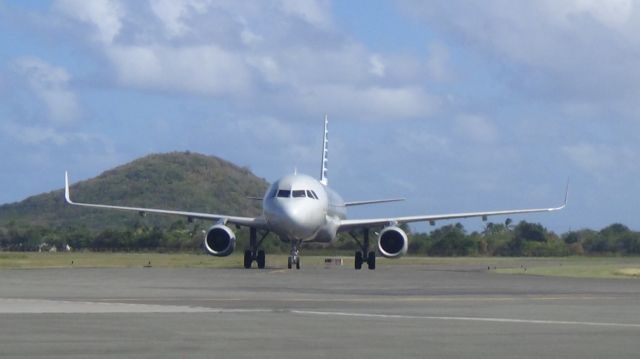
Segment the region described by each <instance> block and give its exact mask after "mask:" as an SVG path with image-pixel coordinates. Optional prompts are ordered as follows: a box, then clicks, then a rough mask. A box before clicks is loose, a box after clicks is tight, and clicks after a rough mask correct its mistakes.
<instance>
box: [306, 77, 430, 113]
mask: <svg viewBox="0 0 640 359" xmlns="http://www.w3.org/2000/svg"><path fill="white" fill-rule="evenodd" d="M300 95H301V97H300V98H299V99H298V103H299V104H302V105H303V106H305V109H306V110H307V111H309V112H311V113H314V112H315V113H318V112H319V111H320V112H326V111H330V112H331V113H340V114H341V117H348V118H354V117H355V118H354V119H359V120H374V121H375V120H378V121H379V120H387V121H388V120H395V119H415V118H425V117H429V116H431V115H433V114H434V113H435V112H436V111H437V110H438V108H439V107H440V101H439V99H438V98H437V97H434V96H432V95H430V94H428V93H427V92H426V91H424V89H422V88H421V87H411V86H407V87H380V86H371V87H364V88H359V87H354V86H350V85H324V86H315V87H310V88H308V89H307V90H306V91H300Z"/></svg>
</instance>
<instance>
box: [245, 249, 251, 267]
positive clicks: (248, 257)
mask: <svg viewBox="0 0 640 359" xmlns="http://www.w3.org/2000/svg"><path fill="white" fill-rule="evenodd" d="M251 263H253V256H252V255H251V251H250V250H248V249H247V250H246V251H244V267H245V268H246V269H249V268H251Z"/></svg>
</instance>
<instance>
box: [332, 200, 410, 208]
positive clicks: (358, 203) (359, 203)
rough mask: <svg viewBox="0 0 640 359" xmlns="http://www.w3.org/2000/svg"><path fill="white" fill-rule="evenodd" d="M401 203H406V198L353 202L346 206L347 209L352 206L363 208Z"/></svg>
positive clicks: (347, 203) (346, 203)
mask: <svg viewBox="0 0 640 359" xmlns="http://www.w3.org/2000/svg"><path fill="white" fill-rule="evenodd" d="M400 201H404V198H388V199H372V200H368V201H353V202H345V203H344V205H345V206H347V207H351V206H361V205H364V204H375V203H388V202H400Z"/></svg>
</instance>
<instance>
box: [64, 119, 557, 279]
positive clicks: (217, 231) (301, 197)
mask: <svg viewBox="0 0 640 359" xmlns="http://www.w3.org/2000/svg"><path fill="white" fill-rule="evenodd" d="M328 123H329V121H328V118H327V116H326V115H325V118H324V134H323V140H322V162H321V169H320V176H319V177H320V178H319V179H316V178H314V177H311V176H308V175H304V174H298V173H297V171H296V172H295V173H293V174H289V175H286V176H284V177H282V178H280V179H278V180H277V181H275V182H274V183H273V184H271V186H270V187H269V188H268V189H267V191H266V192H265V194H264V196H263V197H262V215H261V216H258V217H241V216H231V215H225V214H211V213H198V212H185V211H175V210H166V209H153V208H138V207H123V206H113V205H106V204H92V203H77V202H74V201H72V200H71V195H70V191H69V175H68V172H65V200H66V202H67V203H68V204H70V205H74V206H82V207H92V208H104V209H114V210H123V211H133V212H138V213H139V214H140V215H145V214H146V213H157V214H166V215H177V216H183V217H187V219H188V220H189V221H192V220H194V219H202V220H212V221H215V224H213V225H212V226H211V227H210V228H209V229H208V230H207V231H206V232H205V235H204V240H203V244H204V245H203V247H204V250H205V251H206V252H207V253H208V254H210V255H212V256H219V257H224V256H228V255H230V254H231V253H232V252H233V251H234V250H235V247H236V235H235V233H234V231H233V230H232V229H231V228H230V227H229V225H234V226H236V227H237V228H240V227H241V226H244V227H248V228H249V233H250V236H249V248H247V249H246V250H245V252H244V267H245V268H251V266H252V264H253V262H254V261H255V262H256V263H257V267H258V268H260V269H262V268H265V251H264V250H263V249H261V244H262V241H263V240H264V239H265V238H266V236H267V235H268V234H269V233H274V234H276V235H277V236H278V237H279V238H280V240H282V241H284V242H289V243H290V244H291V250H290V254H289V257H288V260H287V267H288V268H289V269H291V268H292V267H293V266H295V267H296V268H297V269H300V253H299V248H300V246H301V245H302V243H306V242H319V243H331V242H334V241H335V240H336V238H337V237H338V234H339V233H344V232H346V233H349V234H350V235H351V237H352V238H353V239H354V240H355V241H356V243H357V244H358V246H359V247H360V250H358V251H356V253H355V269H362V265H363V264H364V263H366V264H367V267H368V268H369V269H370V270H373V269H375V268H376V252H375V251H374V250H370V247H371V245H370V232H371V231H372V230H378V232H376V235H377V243H378V244H377V247H378V248H377V249H378V252H379V253H380V254H381V255H382V256H383V257H386V258H399V257H401V256H403V255H404V254H406V253H407V248H408V244H409V239H408V236H407V233H406V232H405V231H404V230H403V229H402V228H400V226H401V225H403V224H406V223H414V222H427V223H430V224H431V225H434V224H435V222H436V221H441V220H450V219H458V218H471V217H482V220H484V221H486V220H487V217H489V216H499V215H508V214H524V213H535V212H554V211H558V210H561V209H563V208H565V206H566V205H567V198H568V194H569V185H568V183H567V188H566V192H565V197H564V202H563V203H562V205H560V206H558V207H551V208H531V209H513V210H502V211H483V212H467V213H450V214H435V215H433V214H432V215H417V216H404V217H381V218H371V219H347V208H348V207H351V206H361V205H369V204H377V203H386V202H395V201H402V200H404V199H403V198H390V199H375V200H367V201H354V202H345V201H344V200H343V199H342V197H340V195H338V193H336V192H335V191H333V190H332V189H331V188H329V180H328V176H327V174H328V152H329V150H328V143H329V138H328V134H329V131H328ZM257 199H260V198H257ZM258 231H260V234H261V236H260V238H258ZM358 232H361V234H362V238H361V240H360V239H358Z"/></svg>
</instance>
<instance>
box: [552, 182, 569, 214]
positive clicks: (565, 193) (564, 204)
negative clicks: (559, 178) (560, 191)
mask: <svg viewBox="0 0 640 359" xmlns="http://www.w3.org/2000/svg"><path fill="white" fill-rule="evenodd" d="M568 201H569V178H567V187H566V188H565V191H564V202H562V205H561V206H559V207H556V208H551V210H553V211H556V210H561V209H564V207H566V206H567V202H568Z"/></svg>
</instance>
